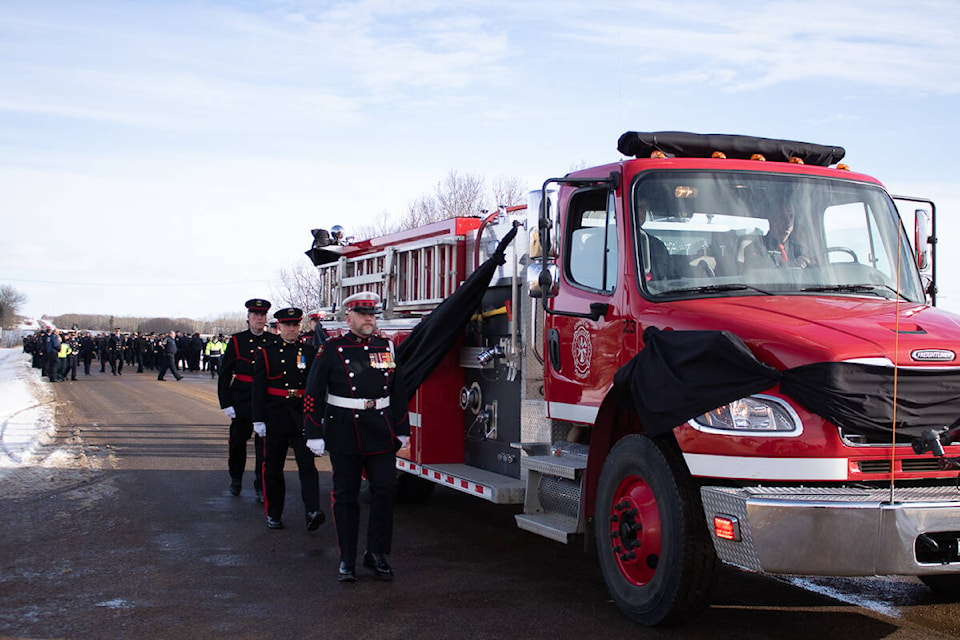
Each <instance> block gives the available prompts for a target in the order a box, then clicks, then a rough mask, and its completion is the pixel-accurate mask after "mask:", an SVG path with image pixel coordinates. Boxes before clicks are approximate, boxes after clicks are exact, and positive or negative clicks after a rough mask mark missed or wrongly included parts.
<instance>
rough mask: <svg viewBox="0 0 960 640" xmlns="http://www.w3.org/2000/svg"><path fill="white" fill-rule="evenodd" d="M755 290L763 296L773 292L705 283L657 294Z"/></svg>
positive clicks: (741, 285) (746, 285)
mask: <svg viewBox="0 0 960 640" xmlns="http://www.w3.org/2000/svg"><path fill="white" fill-rule="evenodd" d="M747 290H750V291H756V292H757V293H762V294H763V295H765V296H772V295H773V294H772V293H770V292H769V291H764V290H763V289H757V288H756V287H752V286H750V285H748V284H711V285H705V286H702V287H690V288H688V289H669V290H667V291H660V292H659V293H658V294H657V295H664V294H667V293H723V292H724V291H747Z"/></svg>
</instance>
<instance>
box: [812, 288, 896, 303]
mask: <svg viewBox="0 0 960 640" xmlns="http://www.w3.org/2000/svg"><path fill="white" fill-rule="evenodd" d="M881 289H885V290H886V291H890V292H892V293H893V295H894V296H896V297H899V298H903V299H904V300H907V301H909V298H907V297H906V296H905V295H903V294H902V293H900V292H899V291H897V290H896V289H894V288H893V287H891V286H889V285H886V284H830V285H822V286H819V287H804V288H803V289H800V291H817V292H828V291H835V292H837V293H872V294H873V295H876V296H880V297H881V298H889V297H890V296H888V295H885V293H882V292H881V291H880V290H881Z"/></svg>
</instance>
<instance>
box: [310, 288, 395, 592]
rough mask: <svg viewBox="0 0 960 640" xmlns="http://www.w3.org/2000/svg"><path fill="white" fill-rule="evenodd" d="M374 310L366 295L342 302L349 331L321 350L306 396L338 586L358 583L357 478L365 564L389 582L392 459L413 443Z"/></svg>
mask: <svg viewBox="0 0 960 640" xmlns="http://www.w3.org/2000/svg"><path fill="white" fill-rule="evenodd" d="M379 303H380V297H379V296H378V295H377V294H375V293H370V292H362V293H357V294H354V295H352V296H350V297H348V298H347V299H346V300H344V301H343V308H344V309H345V310H346V312H347V324H348V326H349V327H350V331H349V332H348V333H347V334H345V335H343V336H339V337H336V338H330V339H329V340H328V341H327V343H326V344H325V345H323V346H321V347H320V348H319V349H318V351H317V357H316V359H315V360H314V363H313V366H312V367H311V369H310V376H309V377H308V378H307V388H306V395H305V396H304V413H305V415H304V436H305V437H306V438H307V446H308V447H310V449H311V451H313V452H314V453H316V454H317V455H322V454H323V451H324V450H325V449H329V451H330V463H331V465H332V467H333V516H334V521H335V522H336V527H337V540H338V542H339V546H340V569H339V574H338V579H339V580H340V581H341V582H353V581H355V580H356V579H357V578H356V570H355V567H356V557H357V537H358V534H359V529H360V502H359V496H360V481H361V474H362V472H366V477H367V480H368V481H369V483H370V494H371V504H370V519H369V521H368V524H367V550H366V551H365V552H364V555H363V565H364V566H365V567H367V568H370V569H372V570H373V572H374V577H375V578H377V579H379V580H390V579H392V578H393V569H391V567H390V565H389V564H388V562H387V554H389V553H390V546H391V544H392V541H393V503H394V493H395V488H396V487H395V484H396V458H395V453H396V451H397V450H398V449H399V448H400V447H401V446H403V445H404V444H405V443H406V441H407V439H408V438H409V436H410V421H409V416H408V414H407V397H406V391H405V389H404V382H403V377H402V375H401V374H400V372H399V371H398V369H397V365H396V360H395V359H394V348H393V343H392V342H391V341H390V340H387V339H386V338H383V337H381V336H379V335H377V334H376V331H377V320H376V313H377V305H379Z"/></svg>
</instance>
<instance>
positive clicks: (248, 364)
mask: <svg viewBox="0 0 960 640" xmlns="http://www.w3.org/2000/svg"><path fill="white" fill-rule="evenodd" d="M245 306H246V307H247V325H248V327H249V328H248V329H247V330H246V331H241V332H239V333H235V334H233V335H232V336H230V341H229V342H228V343H227V349H226V352H225V353H224V354H223V358H222V360H221V363H220V380H219V381H218V383H217V395H218V396H219V399H220V409H221V410H223V413H224V414H225V415H226V416H227V417H228V418H230V440H229V446H228V454H227V469H228V470H229V472H230V493H231V494H232V495H235V496H237V495H240V487H241V481H242V480H243V469H244V467H246V465H247V440H249V439H250V436H251V435H253V420H252V419H251V406H250V403H251V399H252V397H253V361H254V358H255V357H256V355H257V351H258V350H259V349H260V347H263V346H265V345H267V344H269V343H271V342H273V341H274V340H276V339H277V338H276V336H274V335H273V334H271V333H267V332H265V331H264V327H266V324H267V311H268V310H269V309H270V303H269V302H267V301H266V300H262V299H260V298H253V299H252V300H247V302H246V303H245ZM253 445H254V447H253V448H254V452H255V457H254V459H255V461H256V464H255V465H254V469H253V472H254V480H253V488H254V491H256V493H257V500H260V501H262V500H263V493H262V490H263V481H262V474H263V443H262V442H260V436H254V438H253Z"/></svg>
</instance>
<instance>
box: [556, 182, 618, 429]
mask: <svg viewBox="0 0 960 640" xmlns="http://www.w3.org/2000/svg"><path fill="white" fill-rule="evenodd" d="M562 202H563V198H561V203H562ZM561 206H563V205H562V204H561ZM617 213H618V212H617V198H616V196H615V191H614V189H613V188H610V187H606V186H604V187H588V188H582V189H578V190H576V191H573V193H572V194H570V196H569V198H568V199H567V201H566V207H565V211H561V214H560V215H561V226H560V238H558V240H559V245H560V265H559V266H560V273H561V274H562V275H561V276H560V281H561V284H560V286H559V288H558V292H557V295H556V297H554V298H552V299H551V303H552V304H551V305H550V309H549V310H548V312H547V319H546V324H547V331H546V341H547V344H546V353H547V355H548V357H547V363H546V372H547V375H546V376H545V380H544V392H545V396H546V398H547V410H548V413H549V415H550V417H551V418H553V419H560V420H570V421H572V422H577V423H585V424H593V422H594V420H595V418H596V414H597V410H598V408H599V406H600V403H601V402H602V400H603V398H604V396H605V395H606V393H607V390H608V389H609V388H610V385H611V384H612V381H613V374H614V372H615V371H616V370H617V368H618V367H619V366H620V364H622V363H621V362H620V360H621V354H622V350H623V341H624V335H623V331H624V328H623V318H622V316H621V309H619V308H618V307H619V305H618V302H617V299H618V296H617V295H616V294H617V292H618V287H619V288H622V282H621V280H622V276H621V274H622V273H623V268H622V265H621V264H620V263H621V256H623V255H624V252H623V251H622V250H621V248H622V246H623V240H622V235H623V234H622V229H620V225H618V217H617Z"/></svg>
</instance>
